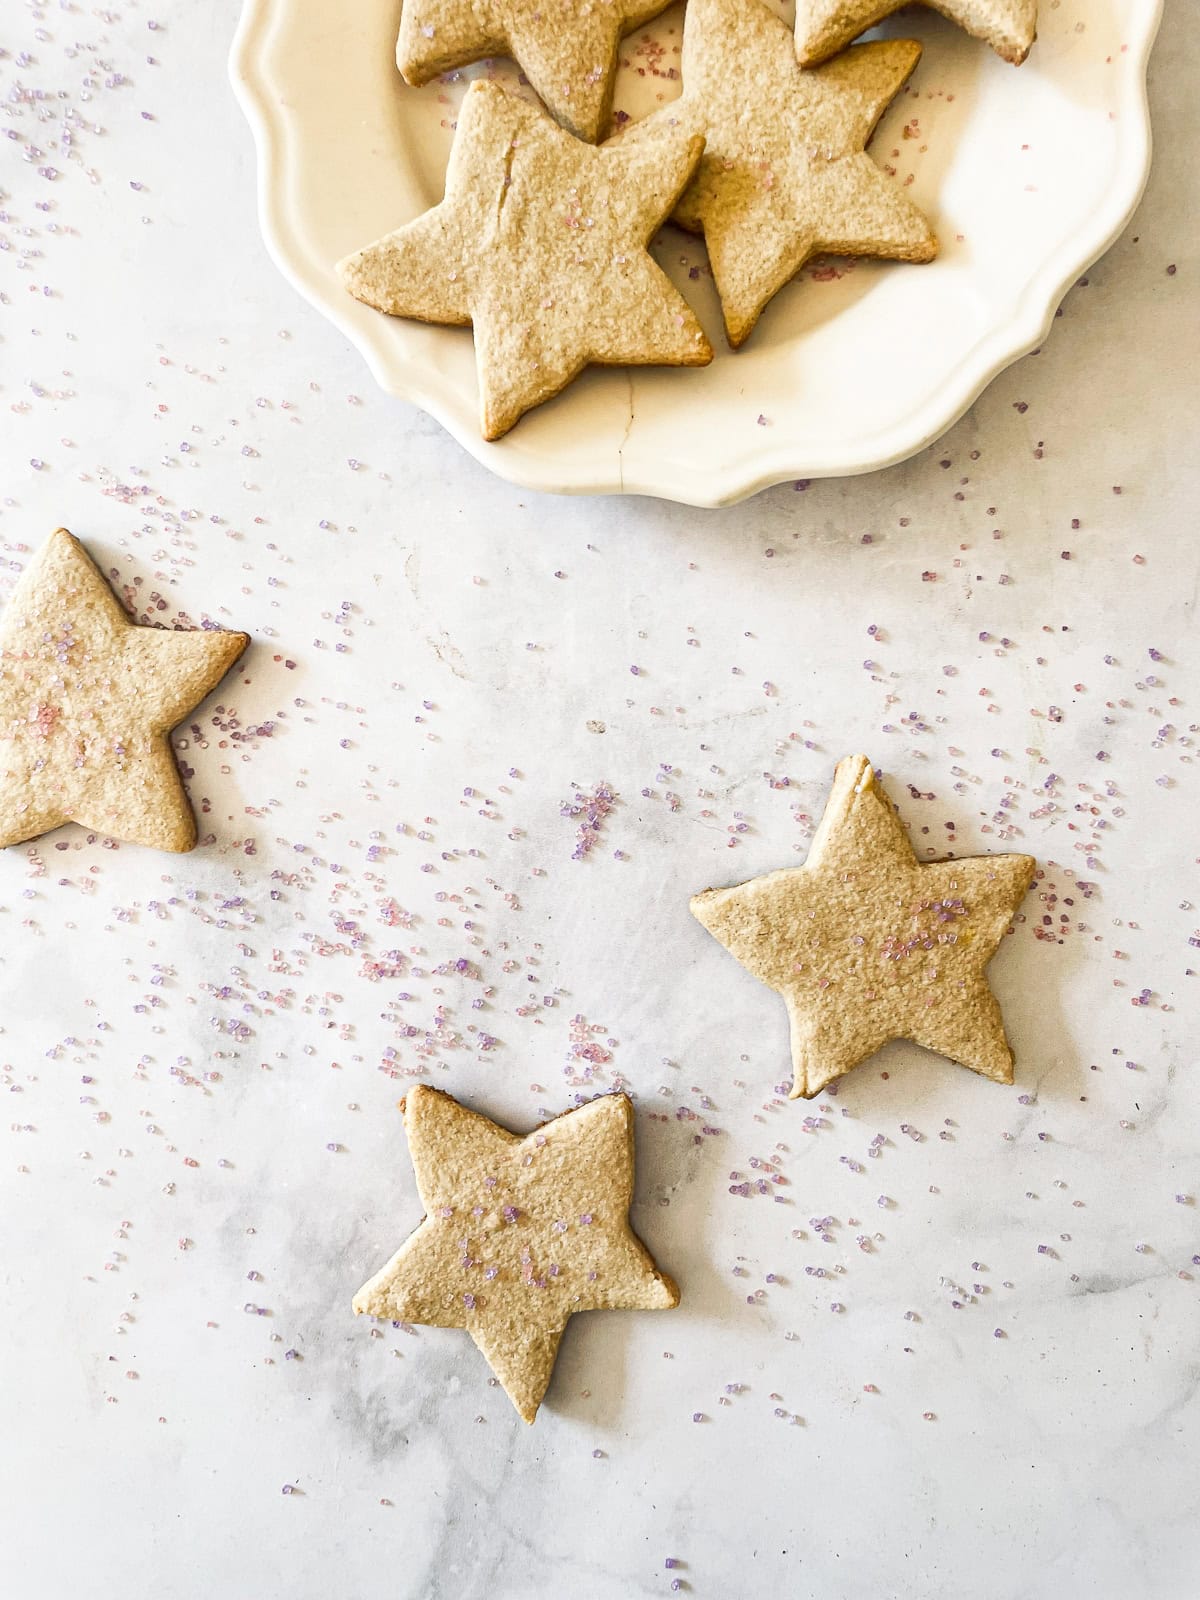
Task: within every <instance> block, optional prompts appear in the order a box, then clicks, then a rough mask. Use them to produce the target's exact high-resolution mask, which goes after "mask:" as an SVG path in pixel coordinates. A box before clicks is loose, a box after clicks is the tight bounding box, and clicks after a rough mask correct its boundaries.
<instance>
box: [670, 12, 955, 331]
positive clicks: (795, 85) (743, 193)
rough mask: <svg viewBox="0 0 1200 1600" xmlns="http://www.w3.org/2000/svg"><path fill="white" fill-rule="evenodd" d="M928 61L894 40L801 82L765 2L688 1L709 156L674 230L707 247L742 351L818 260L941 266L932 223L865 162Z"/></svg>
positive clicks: (693, 67)
mask: <svg viewBox="0 0 1200 1600" xmlns="http://www.w3.org/2000/svg"><path fill="white" fill-rule="evenodd" d="M920 54H921V47H920V45H918V44H915V43H914V42H913V41H912V40H909V39H889V40H885V41H883V42H881V43H875V44H864V45H857V46H856V47H855V48H854V49H853V50H848V51H847V52H846V53H845V55H842V56H839V57H838V58H837V60H836V61H831V62H829V64H828V65H827V66H824V67H820V68H818V69H817V70H816V71H815V72H804V71H802V70H801V68H800V66H799V65H798V63H797V61H796V50H795V45H794V42H793V40H792V35H791V32H790V30H789V29H788V28H787V27H786V26H785V25H784V23H782V22H781V21H780V20H779V18H778V17H777V16H775V14H774V13H773V12H772V11H770V10H769V9H768V8H767V6H766V5H764V4H763V3H762V0H689V4H688V8H687V12H686V15H685V20H684V30H683V93H684V100H683V104H685V105H688V104H692V105H695V106H697V107H698V108H699V109H700V111H701V113H702V114H703V117H704V127H705V146H704V154H703V156H702V157H701V158H700V165H699V166H698V167H697V169H696V174H695V176H694V177H693V179H692V181H691V182H690V183H689V184H688V186H687V188H686V189H685V190H684V193H683V196H682V198H681V200H680V202H679V204H678V206H677V207H676V209H675V221H676V222H678V223H679V224H680V225H681V226H682V227H684V228H688V229H690V230H691V231H692V232H693V233H703V235H704V242H705V244H706V245H707V246H708V256H709V261H710V263H711V265H712V271H713V278H714V279H715V281H716V286H717V293H718V294H719V295H720V297H721V310H722V312H723V313H724V317H725V331H726V333H727V334H728V337H729V342H730V344H731V345H733V346H734V347H735V348H736V346H738V345H740V344H742V343H743V342H744V341H745V339H746V338H747V337H748V336H749V334H750V332H751V330H752V329H753V327H754V324H755V323H756V322H757V321H758V317H759V313H760V312H761V311H762V309H763V307H764V306H765V305H766V303H767V301H768V300H770V299H771V297H772V295H774V294H776V293H777V292H778V290H780V289H781V288H782V287H783V285H784V284H785V283H787V282H788V280H789V279H791V278H793V277H795V275H796V273H797V272H799V271H800V269H801V267H803V265H804V263H805V262H806V261H808V260H809V258H810V257H811V256H814V255H817V254H818V253H820V252H822V251H827V252H829V253H831V254H834V255H855V256H886V257H888V258H890V259H893V260H897V261H930V260H932V259H933V257H934V256H935V255H936V254H937V240H936V238H935V237H934V235H933V233H932V232H931V230H930V227H929V224H928V222H927V221H926V220H925V218H924V217H923V216H922V215H921V213H920V212H919V211H918V210H917V208H916V206H914V205H913V203H912V201H911V200H909V199H908V197H907V196H906V195H905V193H904V191H903V190H902V189H901V188H900V187H899V186H898V185H897V184H895V183H893V182H891V181H890V180H889V179H888V178H887V177H885V175H884V174H883V172H882V171H881V170H880V169H879V168H878V167H877V166H876V165H875V163H874V162H873V161H872V160H871V158H870V156H868V155H866V154H865V146H866V143H867V140H868V139H869V138H870V137H871V134H872V132H873V131H874V128H875V124H876V123H877V122H878V121H879V118H880V117H881V116H882V115H883V112H884V110H885V108H886V106H887V104H888V102H889V101H890V100H891V99H892V97H893V96H894V95H895V94H896V93H897V92H898V91H899V89H900V88H901V87H902V85H903V84H904V81H905V79H906V78H907V77H908V75H909V73H910V72H911V71H912V70H913V68H914V67H915V66H916V64H917V61H918V59H919V58H920Z"/></svg>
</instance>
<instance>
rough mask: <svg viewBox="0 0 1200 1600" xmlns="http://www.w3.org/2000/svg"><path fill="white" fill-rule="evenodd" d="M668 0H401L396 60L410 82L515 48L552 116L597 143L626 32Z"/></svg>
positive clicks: (508, 53)
mask: <svg viewBox="0 0 1200 1600" xmlns="http://www.w3.org/2000/svg"><path fill="white" fill-rule="evenodd" d="M669 4H670V0H582V3H580V0H404V9H403V11H402V12H401V13H400V38H399V40H398V41H397V44H396V65H397V66H398V67H399V68H400V73H401V76H402V77H403V78H404V81H405V82H406V83H411V84H422V83H428V82H429V81H430V79H431V78H436V77H438V76H439V75H440V74H441V73H443V72H449V71H451V70H452V69H453V68H454V67H463V66H466V64H467V63H468V62H469V61H482V60H484V59H485V58H486V57H490V56H511V57H512V58H513V60H514V61H515V62H516V63H517V65H518V66H519V67H520V69H521V71H522V72H523V73H524V74H525V76H526V77H527V78H528V79H529V82H530V83H531V84H532V85H533V87H534V89H535V90H536V91H537V93H538V95H539V96H540V97H541V99H542V100H544V101H545V103H546V105H547V106H548V107H549V109H550V111H551V112H552V114H553V115H554V117H555V118H556V119H557V120H558V121H559V122H561V123H562V125H563V127H564V128H569V129H570V130H571V132H572V133H574V134H576V135H577V136H578V137H579V138H580V139H587V140H590V141H591V142H592V143H594V142H595V141H596V140H597V139H599V138H600V136H601V134H602V133H603V132H604V131H605V128H606V126H607V124H608V115H609V112H610V111H611V109H612V95H613V80H614V78H615V77H616V72H617V50H618V47H619V45H620V42H621V38H622V35H623V34H626V33H632V31H633V30H634V29H635V28H640V27H641V25H642V23H643V22H648V21H649V20H650V18H651V17H656V16H657V15H658V13H659V12H660V11H663V10H665V9H666V7H667V6H668V5H669Z"/></svg>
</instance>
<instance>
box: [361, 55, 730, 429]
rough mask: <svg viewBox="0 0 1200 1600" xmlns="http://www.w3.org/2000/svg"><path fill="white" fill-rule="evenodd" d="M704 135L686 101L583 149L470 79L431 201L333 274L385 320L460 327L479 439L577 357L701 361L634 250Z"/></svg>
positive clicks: (663, 279) (671, 292) (581, 362)
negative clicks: (473, 380)
mask: <svg viewBox="0 0 1200 1600" xmlns="http://www.w3.org/2000/svg"><path fill="white" fill-rule="evenodd" d="M703 144H704V139H703V135H702V133H701V131H700V126H699V118H698V117H697V115H696V114H695V112H694V111H693V110H692V109H691V108H686V109H680V108H678V107H675V106H672V107H671V108H670V109H669V110H667V111H663V112H659V113H657V114H656V115H655V116H653V117H648V118H647V119H646V120H645V122H641V123H638V124H637V125H636V127H634V128H631V129H630V130H629V132H627V133H625V134H622V135H621V136H620V137H618V138H616V139H613V140H610V142H609V143H608V144H604V145H600V146H595V145H588V144H583V143H581V142H580V141H579V140H578V139H573V138H572V137H571V135H570V134H569V133H564V132H563V130H562V129H561V128H560V127H558V126H557V125H556V124H555V123H554V122H552V121H551V120H550V118H549V117H548V116H547V115H546V114H545V112H543V111H541V110H539V109H538V108H537V107H535V106H531V105H528V104H526V102H525V101H524V100H521V99H519V98H518V97H517V96H516V95H512V94H508V93H506V91H505V90H503V89H501V88H500V87H499V85H498V84H494V83H474V84H472V86H471V88H470V89H469V90H468V92H467V96H466V99H465V100H464V101H463V104H462V109H461V111H460V112H459V118H458V131H457V133H456V134H455V138H454V146H453V149H452V150H451V152H450V166H449V170H448V172H447V175H446V197H445V199H444V200H443V201H442V202H441V204H440V205H438V206H435V207H434V208H433V210H432V211H427V212H425V214H424V215H423V216H420V217H418V218H417V219H416V220H415V221H414V222H410V223H408V224H407V225H406V226H405V227H403V228H400V229H398V230H397V231H396V232H395V233H389V234H388V235H387V236H386V237H385V238H383V239H380V240H379V241H378V242H377V243H375V244H372V245H368V246H367V248H366V249H365V250H360V251H359V252H358V254H357V255H353V256H350V257H349V258H348V259H347V260H345V261H343V262H342V263H341V265H340V267H339V269H338V270H339V271H340V273H341V275H342V281H343V282H344V283H345V285H346V287H347V289H349V291H350V293H351V294H352V295H354V296H355V297H356V298H357V299H359V300H363V301H365V302H366V304H367V305H370V306H375V307H376V308H377V309H378V310H380V311H386V312H388V313H389V314H390V315H391V316H397V317H415V318H417V319H418V320H419V321H422V322H441V323H450V324H463V323H471V324H472V325H473V326H474V329H475V358H476V364H477V367H478V371H479V390H480V401H481V413H482V416H481V423H482V428H483V435H484V438H485V439H498V438H500V436H501V435H502V434H504V433H506V432H507V431H508V429H509V428H511V427H512V425H513V423H514V422H516V420H517V418H518V417H520V416H521V414H522V413H523V412H525V411H528V410H529V408H530V407H531V406H536V405H539V404H540V403H541V402H542V401H543V400H548V399H549V398H550V396H551V395H555V394H557V393H558V392H559V390H560V389H563V388H565V386H566V385H567V384H568V383H570V381H571V379H572V378H574V377H575V376H576V375H577V374H578V373H579V372H580V371H582V369H583V368H584V367H585V366H587V365H588V363H589V362H595V363H598V364H601V365H608V366H612V365H635V364H645V363H659V364H664V365H668V366H704V365H705V364H706V363H707V362H709V361H711V360H712V348H711V346H710V345H709V343H708V340H707V339H706V338H705V337H704V333H703V331H702V329H701V327H700V324H699V323H698V322H697V321H696V318H695V316H694V315H693V314H692V311H691V310H690V308H689V307H688V305H687V303H686V302H685V301H684V300H683V299H682V298H681V297H680V295H679V294H678V293H677V292H676V290H675V289H674V288H673V287H672V285H671V282H670V280H669V279H668V278H667V276H666V274H665V273H664V272H663V271H662V270H661V268H660V267H658V266H657V265H656V264H655V262H654V261H653V260H652V259H651V257H650V255H649V253H648V251H647V249H646V246H647V245H648V243H649V242H650V238H651V236H652V235H653V233H654V232H655V230H656V229H657V228H658V226H659V224H660V223H661V222H662V221H663V219H664V218H665V217H666V216H667V214H668V213H669V212H670V210H671V207H672V206H673V205H674V204H675V201H676V200H677V199H678V198H679V194H680V191H681V190H682V188H683V186H684V184H685V183H686V182H687V180H688V177H689V175H690V174H691V171H692V169H693V167H694V166H695V164H696V161H697V159H698V157H699V155H700V151H701V148H702V147H703Z"/></svg>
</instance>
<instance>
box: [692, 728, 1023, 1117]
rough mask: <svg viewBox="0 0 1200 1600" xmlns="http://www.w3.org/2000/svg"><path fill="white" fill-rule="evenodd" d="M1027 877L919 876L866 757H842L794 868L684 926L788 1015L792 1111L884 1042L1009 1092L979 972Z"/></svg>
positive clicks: (1013, 868)
mask: <svg viewBox="0 0 1200 1600" xmlns="http://www.w3.org/2000/svg"><path fill="white" fill-rule="evenodd" d="M1035 866H1036V863H1035V862H1034V860H1033V858H1032V857H1031V856H1020V855H997V856H970V857H968V858H966V859H965V860H962V861H938V862H934V863H931V864H928V865H922V864H921V863H920V862H918V861H917V858H916V856H915V855H914V854H913V851H912V846H911V845H910V844H909V842H908V839H907V837H906V836H905V832H904V828H903V826H902V825H901V823H900V820H899V818H898V817H897V815H896V813H895V811H894V810H893V809H892V806H891V804H890V802H889V801H888V799H887V796H886V795H885V794H883V792H882V791H881V790H880V788H879V786H878V784H877V783H876V781H875V776H874V773H873V772H872V770H871V764H870V762H869V761H868V760H867V758H866V756H849V757H847V759H846V760H845V761H842V762H840V763H839V764H838V768H837V772H836V773H835V775H834V780H833V790H832V793H831V794H830V796H829V801H828V804H827V805H826V807H825V813H824V815H823V816H822V818H821V822H820V826H819V827H818V828H817V832H816V835H815V837H814V839H813V842H812V848H811V849H810V850H809V853H808V860H807V861H806V862H805V863H804V865H803V866H802V867H789V868H784V869H783V870H782V871H780V872H771V873H768V874H767V876H766V877H764V878H752V879H751V880H750V882H749V883H742V884H739V885H738V886H737V887H736V888H733V889H706V890H705V891H704V893H703V894H698V895H696V896H695V897H694V898H693V900H692V903H691V905H692V914H693V916H695V917H696V919H697V920H698V921H699V922H701V923H703V924H704V926H705V927H706V928H707V929H708V931H709V933H711V934H712V935H713V937H714V938H716V939H719V940H720V941H721V943H722V944H723V945H724V946H725V947H726V949H727V950H729V951H730V952H731V953H732V954H733V955H735V956H736V957H737V958H738V960H739V961H740V962H741V963H742V965H743V966H744V967H745V968H746V969H747V971H749V972H752V973H753V974H754V976H755V977H756V978H759V979H761V981H762V982H763V983H766V984H769V985H770V986H771V988H772V989H776V990H778V992H779V993H780V994H781V995H782V996H783V998H784V1000H785V1001H786V1002H787V1009H788V1016H789V1018H790V1020H791V1033H792V1065H793V1071H794V1082H793V1086H792V1096H793V1098H795V1096H797V1095H806V1096H808V1097H810V1098H811V1096H813V1095H815V1094H819V1093H820V1091H821V1090H822V1089H823V1088H824V1087H825V1085H826V1084H827V1083H829V1082H830V1081H831V1080H832V1079H834V1078H840V1077H841V1076H842V1074H843V1073H845V1072H849V1071H850V1069H851V1067H854V1066H857V1065H858V1063H859V1062H860V1061H863V1060H865V1059H866V1058H867V1056H869V1055H871V1054H872V1053H873V1052H874V1051H875V1050H878V1049H879V1047H880V1045H882V1044H885V1043H886V1042H887V1041H888V1040H889V1039H912V1040H914V1041H915V1042H916V1043H917V1044H920V1045H924V1046H925V1048H926V1049H927V1050H934V1051H936V1052H937V1053H938V1054H939V1055H944V1056H949V1057H950V1058H951V1060H953V1061H958V1062H961V1064H962V1065H963V1066H964V1067H970V1068H971V1070H972V1071H973V1072H979V1073H982V1074H983V1076H984V1077H985V1078H994V1079H995V1080H996V1082H997V1083H1011V1082H1012V1065H1013V1061H1012V1051H1011V1050H1010V1049H1009V1047H1008V1040H1007V1039H1006V1038H1005V1036H1004V1024H1003V1022H1002V1021H1001V1018H1000V1008H999V1006H998V1005H997V1004H996V1000H995V996H994V995H993V994H992V991H991V989H990V988H989V987H988V983H987V979H986V978H985V977H984V974H983V969H984V967H985V966H986V965H987V963H988V961H989V960H990V959H991V957H992V955H993V954H994V953H995V950H996V947H997V946H998V945H999V943H1000V940H1001V939H1002V938H1003V937H1004V933H1005V930H1006V929H1007V927H1008V925H1009V923H1010V922H1011V921H1012V918H1013V914H1014V913H1015V911H1016V909H1017V907H1018V906H1019V905H1020V903H1021V900H1022V899H1023V897H1024V895H1025V891H1026V890H1027V889H1028V888H1029V885H1030V883H1031V882H1032V881H1033V873H1034V868H1035Z"/></svg>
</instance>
